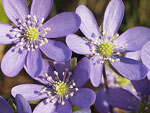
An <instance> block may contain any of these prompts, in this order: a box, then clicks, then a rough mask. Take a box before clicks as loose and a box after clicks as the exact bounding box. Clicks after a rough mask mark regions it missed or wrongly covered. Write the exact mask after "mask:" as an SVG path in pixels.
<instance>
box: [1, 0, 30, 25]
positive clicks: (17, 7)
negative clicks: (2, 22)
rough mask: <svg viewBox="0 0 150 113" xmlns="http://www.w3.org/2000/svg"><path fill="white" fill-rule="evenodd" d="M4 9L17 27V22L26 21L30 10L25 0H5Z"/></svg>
mask: <svg viewBox="0 0 150 113" xmlns="http://www.w3.org/2000/svg"><path fill="white" fill-rule="evenodd" d="M3 7H4V11H5V13H6V15H7V16H8V18H9V19H10V20H11V21H12V22H13V23H14V24H15V25H17V24H18V22H17V20H19V19H20V20H23V19H26V17H27V16H28V14H29V9H28V6H27V4H26V1H25V0H3Z"/></svg>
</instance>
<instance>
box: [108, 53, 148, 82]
mask: <svg viewBox="0 0 150 113" xmlns="http://www.w3.org/2000/svg"><path fill="white" fill-rule="evenodd" d="M118 58H119V59H120V62H113V63H112V62H111V64H112V65H113V67H114V68H116V70H117V71H118V72H119V73H120V74H121V75H122V76H124V77H125V78H127V79H129V80H140V79H143V78H144V77H145V76H146V74H147V73H148V69H147V68H146V66H145V65H144V64H143V63H141V62H139V61H137V60H133V59H129V58H125V57H121V56H118Z"/></svg>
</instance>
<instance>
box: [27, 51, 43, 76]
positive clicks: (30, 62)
mask: <svg viewBox="0 0 150 113" xmlns="http://www.w3.org/2000/svg"><path fill="white" fill-rule="evenodd" d="M25 70H26V71H27V72H28V74H29V75H30V76H31V77H36V76H38V75H39V74H40V72H41V70H42V56H41V52H40V50H39V49H36V50H35V51H29V52H28V53H27V58H26V63H25Z"/></svg>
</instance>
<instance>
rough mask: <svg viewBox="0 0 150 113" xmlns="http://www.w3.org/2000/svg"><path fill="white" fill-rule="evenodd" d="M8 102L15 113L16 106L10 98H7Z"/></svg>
mask: <svg viewBox="0 0 150 113" xmlns="http://www.w3.org/2000/svg"><path fill="white" fill-rule="evenodd" d="M8 104H9V105H10V106H11V108H12V109H13V111H14V113H17V107H16V105H15V104H14V103H13V101H12V99H11V98H10V99H9V100H8Z"/></svg>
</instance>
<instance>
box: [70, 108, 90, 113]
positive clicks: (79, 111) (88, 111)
mask: <svg viewBox="0 0 150 113" xmlns="http://www.w3.org/2000/svg"><path fill="white" fill-rule="evenodd" d="M73 113H91V110H90V109H89V108H85V109H81V110H78V111H75V112H73Z"/></svg>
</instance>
